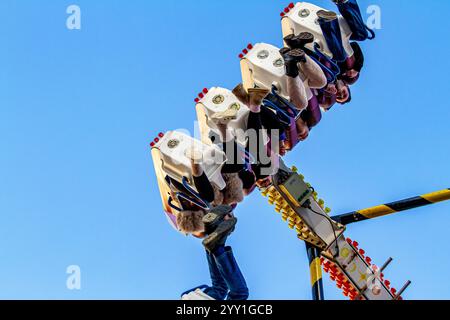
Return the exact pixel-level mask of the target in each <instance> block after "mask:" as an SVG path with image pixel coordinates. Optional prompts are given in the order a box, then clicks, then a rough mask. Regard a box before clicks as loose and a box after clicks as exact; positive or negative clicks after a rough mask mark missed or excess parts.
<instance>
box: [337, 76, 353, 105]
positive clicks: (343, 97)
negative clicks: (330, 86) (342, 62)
mask: <svg viewBox="0 0 450 320" xmlns="http://www.w3.org/2000/svg"><path fill="white" fill-rule="evenodd" d="M336 87H337V90H338V92H337V95H336V101H337V102H339V103H344V102H346V101H347V100H348V98H349V97H350V92H349V90H348V86H347V85H346V84H345V83H344V82H343V81H342V80H338V81H337V83H336Z"/></svg>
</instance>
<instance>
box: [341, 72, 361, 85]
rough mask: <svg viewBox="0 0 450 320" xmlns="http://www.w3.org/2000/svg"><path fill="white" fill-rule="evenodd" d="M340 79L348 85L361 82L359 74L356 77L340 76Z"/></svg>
mask: <svg viewBox="0 0 450 320" xmlns="http://www.w3.org/2000/svg"><path fill="white" fill-rule="evenodd" d="M339 79H340V80H342V81H344V82H345V83H346V84H347V85H349V86H351V85H354V84H355V83H356V82H357V81H358V80H359V73H358V74H357V75H356V76H355V77H353V78H352V77H349V76H346V75H341V76H339Z"/></svg>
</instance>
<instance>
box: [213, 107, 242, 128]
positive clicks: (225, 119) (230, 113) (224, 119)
mask: <svg viewBox="0 0 450 320" xmlns="http://www.w3.org/2000/svg"><path fill="white" fill-rule="evenodd" d="M237 114H238V110H236V109H227V110H225V111H222V112H216V113H214V114H213V115H212V116H211V120H212V121H213V122H214V123H217V124H223V125H227V124H228V123H229V122H230V121H232V120H236V119H237Z"/></svg>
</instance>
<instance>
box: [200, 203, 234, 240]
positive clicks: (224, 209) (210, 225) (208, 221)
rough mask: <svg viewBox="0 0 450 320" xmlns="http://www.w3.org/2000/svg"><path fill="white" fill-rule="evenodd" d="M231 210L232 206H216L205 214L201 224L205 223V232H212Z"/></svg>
mask: <svg viewBox="0 0 450 320" xmlns="http://www.w3.org/2000/svg"><path fill="white" fill-rule="evenodd" d="M232 212H233V208H232V207H230V206H218V207H215V208H213V209H211V211H210V212H209V213H208V214H206V215H205V216H204V217H203V220H202V221H203V224H204V225H205V232H206V234H210V233H213V232H214V231H215V230H216V228H217V226H218V225H219V224H220V223H221V222H222V221H223V220H224V218H225V216H226V215H227V214H231V213H232Z"/></svg>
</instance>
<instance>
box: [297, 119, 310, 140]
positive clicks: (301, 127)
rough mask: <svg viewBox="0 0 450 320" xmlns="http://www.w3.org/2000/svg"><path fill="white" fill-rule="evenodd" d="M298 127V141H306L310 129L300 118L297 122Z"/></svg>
mask: <svg viewBox="0 0 450 320" xmlns="http://www.w3.org/2000/svg"><path fill="white" fill-rule="evenodd" d="M296 126H297V134H298V140H300V141H304V140H306V139H307V138H308V136H309V128H308V125H307V124H306V122H305V121H303V119H301V118H300V119H298V120H297V122H296Z"/></svg>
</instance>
